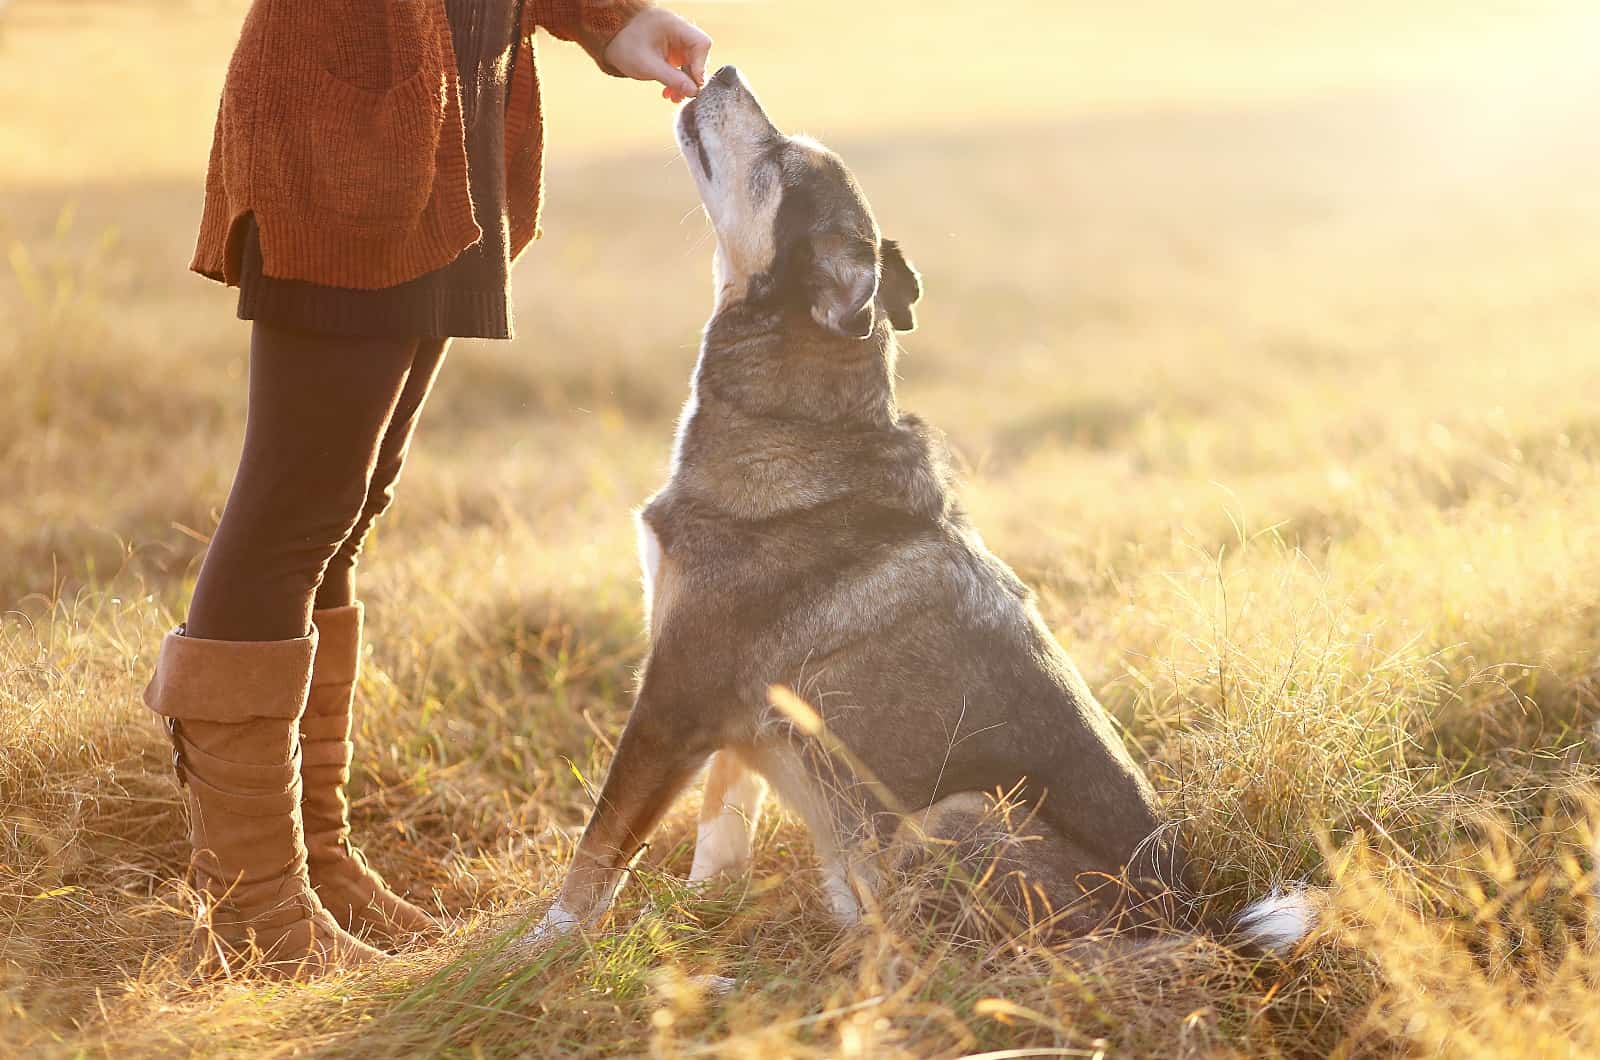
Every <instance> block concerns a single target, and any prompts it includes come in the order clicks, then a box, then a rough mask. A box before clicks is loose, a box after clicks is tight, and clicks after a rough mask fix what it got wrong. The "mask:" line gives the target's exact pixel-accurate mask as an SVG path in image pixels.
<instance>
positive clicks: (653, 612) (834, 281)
mask: <svg viewBox="0 0 1600 1060" xmlns="http://www.w3.org/2000/svg"><path fill="white" fill-rule="evenodd" d="M679 140H680V144H681V146H682V148H683V154H684V156H685V158H686V160H687V161H688V163H689V166H690V169H691V170H692V171H693V173H694V175H695V177H696V180H697V183H698V184H699V186H700V189H701V192H702V197H703V199H704V200H705V202H706V206H707V210H708V213H709V214H710V216H711V218H712V222H713V225H714V227H715V228H716V230H717V237H718V260H717V266H716V271H717V282H718V292H717V305H716V309H715V313H714V315H713V316H712V318H711V321H710V323H709V325H708V326H707V328H706V331H705V338H704V344H703V346H702V349H701V353H700V359H699V364H698V366H697V367H696V370H695V377H694V383H693V392H692V396H691V398H690V400H689V402H688V404H687V406H686V407H685V410H684V415H683V419H682V421H681V423H680V427H679V435H678V439H677V445H676V450H675V454H674V465H673V471H672V475H671V478H670V480H669V481H668V482H667V484H666V486H665V487H664V488H663V489H662V490H661V491H660V492H659V493H657V494H656V495H655V496H654V497H652V498H651V499H650V501H649V503H648V504H647V505H646V506H645V507H644V509H643V511H642V513H641V514H640V537H641V552H642V554H643V558H644V564H645V568H646V574H645V579H646V591H647V600H648V607H649V627H650V653H649V658H648V660H647V662H646V664H645V666H644V670H643V674H642V678H641V684H640V688H639V693H638V699H637V702H636V704H635V706H634V709H633V714H632V716H631V718H630V719H629V721H628V724H627V727H626V729H625V730H624V732H623V734H622V738H621V741H620V743H619V744H618V746H617V751H616V757H615V759H614V761H613V762H612V765H611V769H610V773H609V775H608V776H607V778H606V782H605V786H604V790H603V791H602V793H601V795H600V800H599V803H598V805H597V806H596V808H595V812H594V815H593V817H592V819H591V820H590V822H589V826H588V828H587V830H586V831H585V833H584V836H583V839H582V841H581V842H580V844H579V846H578V849H577V853H576V857H575V860H574V864H573V867H572V869H571V871H570V873H569V875H568V877H567V879H566V881H565V883H564V885H563V888H562V891H561V895H560V897H559V899H558V901H557V903H556V904H555V905H554V906H553V907H552V908H551V910H550V912H549V914H548V915H547V916H546V919H545V922H544V924H543V925H542V926H541V929H540V933H541V934H549V933H551V932H559V931H563V930H566V929H568V928H570V927H572V926H574V925H576V924H581V923H584V922H587V921H589V920H592V919H593V918H595V917H597V916H598V915H599V914H600V913H601V912H602V911H603V910H604V909H605V907H606V906H607V904H608V903H609V901H610V898H611V895H612V893H613V892H614V890H615V888H616V887H617V886H618V884H619V883H620V881H621V879H622V876H623V874H624V871H625V868H626V866H627V864H628V862H629V860H630V859H631V858H632V857H633V856H634V854H635V853H636V852H637V851H638V850H639V849H640V848H641V846H642V845H643V843H644V842H645V840H646V838H647V837H648V835H649V833H650V832H651V830H652V829H653V828H654V827H655V825H656V823H657V821H658V820H659V819H660V817H661V815H662V814H663V813H664V812H665V811H666V809H667V808H668V806H669V805H670V803H671V802H672V801H673V800H674V799H675V798H676V797H677V795H678V794H679V793H680V791H681V790H682V789H683V787H684V786H686V785H687V784H688V783H689V782H690V781H691V780H692V778H693V777H694V776H695V774H696V773H697V771H699V770H700V769H701V767H702V766H703V765H705V764H706V762H707V760H708V759H709V758H711V757H712V756H715V762H714V763H713V766H712V770H711V779H710V781H709V782H708V786H707V798H706V803H705V806H704V808H703V810H702V827H701V834H700V846H701V849H700V850H699V851H697V856H696V865H695V871H694V875H695V876H697V877H703V876H705V875H709V874H710V873H712V872H715V871H719V870H723V869H728V868H736V867H738V866H739V864H740V863H741V862H742V861H743V860H744V859H746V858H748V856H749V844H750V831H751V828H752V827H753V825H754V818H755V816H756V815H757V814H758V813H759V812H760V804H761V797H762V794H763V790H762V788H763V786H762V784H761V782H760V781H759V780H757V779H755V776H754V775H752V774H757V775H759V776H761V777H763V778H765V780H766V781H768V782H770V783H771V784H772V786H773V787H774V788H775V789H776V790H777V792H778V794H779V796H780V797H781V798H782V799H783V800H784V801H785V802H787V803H789V804H790V805H792V806H793V807H794V808H795V809H796V810H797V811H798V812H799V813H800V814H801V815H802V816H803V817H804V818H805V819H806V821H807V823H808V824H809V826H810V828H811V830H812V832H813V835H814V836H815V838H816V841H817V844H818V847H819V850H820V852H821V854H822V856H823V860H824V864H825V870H826V873H827V890H828V895H829V898H830V901H831V902H832V904H833V907H834V909H835V911H836V913H837V914H838V915H839V917H840V918H841V919H842V920H845V921H848V920H850V919H851V918H852V917H853V916H854V915H855V914H856V912H857V910H858V906H857V901H858V899H859V898H860V897H862V896H863V892H865V891H869V890H870V889H871V888H872V887H873V886H875V884H876V882H877V881H878V879H879V878H880V876H881V874H882V872H883V871H884V870H885V869H886V868H888V867H889V866H887V865H886V863H885V859H884V858H883V857H881V856H879V855H878V853H877V852H878V851H880V850H883V849H886V848H888V846H889V845H890V844H888V843H887V842H886V841H887V840H889V839H890V838H891V837H892V836H893V835H894V834H895V833H896V831H897V830H898V829H899V828H900V827H901V826H902V824H903V822H905V821H906V820H907V819H909V820H910V821H911V822H912V823H913V824H915V825H916V826H918V829H919V831H920V832H922V833H925V834H927V835H931V836H933V837H935V838H946V839H950V840H952V841H953V842H955V843H956V844H957V845H958V846H961V845H962V844H966V847H970V846H971V844H970V843H968V842H967V841H968V840H970V839H971V838H972V837H973V836H974V835H977V834H980V833H981V832H982V828H983V826H982V824H981V820H982V819H983V818H984V816H985V814H986V813H987V812H988V810H989V809H990V806H991V803H992V801H993V800H992V797H991V796H992V795H993V793H999V792H1006V793H1010V794H1011V795H1012V796H1013V799H1014V800H1015V801H1017V802H1019V803H1020V804H1021V805H1022V806H1023V807H1025V808H1026V811H1027V813H1028V815H1029V820H1028V822H1027V824H1026V826H1025V828H1024V829H1023V830H1024V831H1025V832H1026V833H1027V835H1026V838H1028V839H1029V840H1031V841H1030V842H1028V843H1025V844H1022V843H1019V844H1012V846H1011V847H1010V848H1009V853H1008V854H1007V856H1006V864H1007V865H1008V866H1010V867H1013V868H1016V869H1018V870H1019V871H1020V872H1021V873H1022V874H1023V875H1024V876H1026V877H1027V878H1028V880H1029V883H1028V887H1029V889H1031V890H1032V891H1033V893H1034V895H1035V896H1038V897H1043V898H1044V899H1045V901H1046V903H1047V904H1048V905H1049V906H1051V907H1053V909H1054V910H1055V914H1054V915H1055V916H1056V918H1057V922H1058V923H1059V924H1060V925H1062V926H1064V927H1066V928H1068V929H1070V930H1073V931H1084V930H1088V929H1089V928H1092V927H1093V926H1095V925H1097V924H1100V923H1103V922H1104V921H1105V920H1106V918H1107V917H1109V916H1112V915H1114V914H1115V915H1122V916H1127V915H1128V914H1129V912H1130V910H1132V911H1133V919H1134V920H1135V921H1136V922H1140V923H1143V922H1148V920H1149V919H1150V918H1151V917H1152V916H1153V914H1152V913H1151V912H1150V908H1151V907H1150V905H1149V904H1148V903H1146V902H1142V901H1141V902H1129V901H1128V900H1127V895H1128V894H1130V893H1136V894H1142V895H1143V896H1144V897H1145V898H1148V897H1149V896H1150V895H1151V894H1152V893H1153V892H1155V891H1161V890H1162V889H1164V888H1167V887H1170V886H1176V885H1177V884H1179V883H1180V881H1181V877H1182V864H1181V862H1182V857H1181V854H1180V853H1179V851H1178V850H1177V848H1176V846H1175V844H1174V843H1172V842H1171V841H1170V839H1169V838H1167V832H1166V831H1165V830H1164V829H1163V827H1162V822H1161V819H1160V817H1159V814H1158V812H1157V808H1156V801H1155V797H1154V794H1153V792H1152V790H1151V787H1150V784H1149V782H1148V781H1147V780H1146V779H1145V777H1144V775H1143V774H1142V773H1141V771H1140V770H1139V768H1138V767H1137V766H1136V765H1135V764H1134V762H1133V761H1132V759H1131V758H1130V757H1129V755H1128V752H1127V750H1126V749H1125V748H1124V746H1123V743H1122V741H1121V739H1120V738H1119V737H1118V734H1117V732H1116V730H1115V729H1114V727H1113V725H1112V723H1111V721H1110V719H1109V718H1108V716H1107V715H1106V713H1105V711H1104V710H1103V709H1102V708H1101V706H1100V704H1099V703H1098V702H1096V701H1095V698H1094V696H1093V695H1092V694H1091V693H1090V691H1089V689H1088V687H1087V686H1086V685H1085V683H1084V681H1083V678H1082V677H1081V676H1079V674H1078V671H1077V670H1076V669H1075V668H1074V666H1073V664H1072V662H1071V660H1069V659H1068V658H1067V656H1066V654H1065V653H1064V652H1063V651H1062V649H1061V647H1060V646H1059V645H1058V643H1057V641H1056V639H1055V637H1053V636H1052V635H1051V633H1050V631H1049V629H1048V628H1046V626H1045V623H1044V621H1043V620H1042V618H1041V617H1040V615H1039V612H1038V609H1037V608H1036V606H1035V604H1034V599H1033V595H1032V593H1031V592H1030V591H1029V589H1028V588H1027V587H1026V586H1025V585H1024V584H1023V583H1022V582H1021V581H1020V580H1019V579H1018V578H1017V576H1016V575H1015V574H1014V573H1013V572H1012V571H1011V569H1010V568H1009V567H1007V566H1006V565H1005V564H1004V563H1003V562H1001V561H1000V559H998V558H997V557H996V556H995V555H994V554H993V553H992V552H990V551H989V549H988V548H986V547H985V546H984V543H983V541H982V539H981V538H980V537H979V535H978V532H977V531H976V530H975V529H973V527H972V526H971V524H970V523H969V522H968V520H967V518H966V515H965V514H964V513H963V511H962V509H961V506H960V504H959V503H958V501H957V500H956V498H955V496H954V494H953V492H952V489H951V478H952V476H951V473H950V470H949V464H948V461H947V458H946V454H945V450H944V447H943V445H942V443H941V441H940V439H939V437H938V435H937V434H936V433H935V432H934V431H932V430H931V429H930V428H929V427H928V426H926V425H925V424H924V423H923V422H922V421H920V420H919V419H917V418H916V417H915V416H913V415H910V414H908V413H905V412H902V411H901V409H900V408H899V406H898V404H897V403H896V399H895V386H894V380H895V359H896V356H897V354H898V351H899V346H898V343H897V340H896V337H895V329H897V328H899V329H906V328H910V327H911V326H912V325H913V323H914V310H913V305H914V303H915V302H916V301H917V300H918V298H919V297H920V294H921V285H920V281H919V279H918V277H917V275H916V273H915V272H914V271H913V270H912V268H911V267H910V265H909V263H907V261H906V260H905V258H904V257H903V255H902V254H901V253H900V251H899V248H898V247H897V246H896V245H895V244H893V243H892V242H889V241H886V240H884V239H882V238H881V236H880V234H879V231H878V227H877V223H876V221H875V220H874V218H873V215H872V212H871V210H870V209H869V208H868V205H867V202H866V199H865V198H864V197H863V196H862V194H861V192H860V190H859V188H857V186H856V184H855V181H854V180H853V179H852V178H851V176H850V174H849V172H848V171H847V170H846V169H845V168H844V166H843V164H842V163H840V162H839V160H838V159H837V157H835V156H834V155H832V154H831V153H829V152H827V151H825V150H824V149H822V148H821V147H820V146H818V145H816V144H814V143H811V142H809V141H806V140H803V139H799V138H793V137H787V136H784V135H783V134H782V133H780V132H779V131H778V130H777V129H776V128H774V127H773V126H772V125H771V123H770V122H769V121H768V120H767V117H766V115H765V113H764V112H763V111H762V109H761V107H760V105H759V104H758V103H757V102H756V100H755V97H754V95H753V94H752V93H751V92H750V91H749V89H748V87H746V86H745V84H744V82H743V81H742V79H740V78H739V76H738V74H737V72H733V71H731V70H730V69H724V70H723V71H722V72H720V73H719V74H718V75H717V76H716V77H715V78H714V79H713V80H712V81H711V82H710V83H709V84H708V85H707V86H706V88H705V90H704V91H703V92H702V93H701V95H700V96H699V98H698V99H697V100H696V101H695V102H694V103H693V104H691V105H690V106H689V107H687V108H685V109H684V110H683V112H682V116H681V118H680V121H679ZM774 686H780V687H782V688H787V689H792V690H793V692H794V693H795V695H796V696H798V697H799V698H800V699H801V700H803V701H804V702H805V703H807V704H809V705H810V706H811V707H812V708H814V709H815V712H816V714H817V715H819V716H820V718H821V721H822V723H823V727H824V729H825V731H824V732H823V733H821V734H820V735H818V734H817V733H816V732H815V731H814V730H815V726H814V725H813V724H811V723H810V721H809V720H808V719H807V718H806V717H804V711H801V712H800V714H799V716H798V721H797V715H796V714H795V712H794V711H793V710H792V709H791V710H790V711H788V712H786V711H784V710H781V709H778V707H775V706H774V700H773V696H772V692H771V690H772V689H773V687H774ZM779 698H780V700H781V701H784V702H787V701H788V700H787V699H786V697H783V696H782V695H781V693H780V696H779ZM966 847H962V849H963V850H965V849H966ZM1130 888H1131V890H1130Z"/></svg>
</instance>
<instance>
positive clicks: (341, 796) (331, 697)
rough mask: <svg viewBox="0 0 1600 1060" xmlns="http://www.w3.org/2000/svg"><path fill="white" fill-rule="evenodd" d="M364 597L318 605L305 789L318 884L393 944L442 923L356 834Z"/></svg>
mask: <svg viewBox="0 0 1600 1060" xmlns="http://www.w3.org/2000/svg"><path fill="white" fill-rule="evenodd" d="M361 620H362V608H361V605H360V604H359V603H357V604H352V605H350V606H349V607H330V608H325V609H323V610H320V611H314V612H312V615H311V621H312V624H313V625H314V626H315V627H316V629H317V635H318V643H317V657H316V662H315V664H314V665H313V667H312V671H311V693H310V696H309V698H308V699H307V701H306V713H305V716H304V717H303V718H301V719H300V746H301V755H302V762H301V775H302V776H303V777H304V778H305V791H304V793H303V795H302V796H301V800H302V801H301V813H302V814H303V815H304V818H305V822H306V847H307V849H308V851H309V856H310V872H311V885H312V886H313V887H315V888H316V890H317V897H319V898H320V899H322V904H323V905H324V906H326V907H327V909H328V911H329V912H330V913H332V914H333V917H334V919H335V920H337V921H338V922H339V923H340V924H341V925H343V926H344V928H345V929H346V930H348V931H350V932H352V933H353V934H356V935H360V936H361V937H363V938H370V939H374V940H375V941H378V942H380V943H381V944H383V945H386V946H396V945H402V944H404V943H406V942H408V941H410V940H412V939H415V938H419V937H428V936H433V935H438V934H439V933H440V931H441V929H440V927H439V924H438V922H437V921H435V920H434V919H433V918H432V917H430V916H429V915H428V914H427V913H424V912H423V911H422V910H421V909H418V908H417V907H416V906H414V905H412V904H411V903H410V902H408V901H406V900H405V899H404V898H401V897H400V896H399V895H397V894H395V893H394V892H393V891H391V890H390V889H389V887H388V886H387V885H386V884H385V883H384V882H383V877H382V876H379V875H378V873H377V872H376V871H375V870H374V869H373V868H372V866H370V865H368V864H367V859H366V858H365V857H364V856H363V855H362V853H361V851H360V850H359V849H357V848H356V846H355V845H354V844H352V843H351V842H350V803H349V801H348V800H347V799H346V798H345V785H347V784H348V783H349V782H350V760H351V757H352V755H353V753H354V745H353V744H352V743H351V741H350V732H351V728H352V719H353V705H354V700H355V683H356V678H357V676H358V675H359V674H360V672H361Z"/></svg>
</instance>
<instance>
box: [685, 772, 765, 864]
mask: <svg viewBox="0 0 1600 1060" xmlns="http://www.w3.org/2000/svg"><path fill="white" fill-rule="evenodd" d="M766 797H767V782H766V781H765V780H763V779H762V778H761V777H760V775H759V774H757V773H756V772H755V770H753V769H751V768H750V767H749V766H747V765H745V763H744V761H743V760H741V759H740V758H739V757H738V756H737V755H736V754H735V753H734V752H732V751H726V750H724V751H718V752H717V753H716V754H714V755H712V756H711V769H710V770H709V771H708V772H707V773H706V786H705V793H704V795H703V796H702V797H701V802H700V827H699V830H698V831H697V832H696V834H695V840H694V865H693V866H692V867H691V868H690V869H689V882H690V883H698V882H700V881H702V880H709V879H710V878H711V877H713V876H716V875H718V874H719V873H724V872H729V873H732V872H741V871H743V870H744V868H745V867H746V866H747V865H749V863H750V850H751V843H752V841H753V839H754V838H755V830H756V825H757V824H758V823H759V822H760V820H761V806H762V803H763V802H765V801H766Z"/></svg>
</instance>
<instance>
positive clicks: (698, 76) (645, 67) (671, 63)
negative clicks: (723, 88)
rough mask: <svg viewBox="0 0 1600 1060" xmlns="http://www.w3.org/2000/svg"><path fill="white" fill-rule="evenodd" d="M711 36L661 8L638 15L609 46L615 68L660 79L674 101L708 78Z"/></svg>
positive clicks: (696, 89)
mask: <svg viewBox="0 0 1600 1060" xmlns="http://www.w3.org/2000/svg"><path fill="white" fill-rule="evenodd" d="M710 52H711V38H710V37H708V36H706V35H705V34H704V33H703V32H701V30H700V27H698V26H696V25H695V24H694V23H692V22H690V21H688V20H687V19H684V18H680V17H678V16H677V15H674V14H673V13H672V12H671V11H668V10H666V9H665V8H661V7H651V8H646V9H645V10H643V11H641V12H639V13H638V14H637V15H634V16H633V18H631V19H629V20H628V24H627V25H625V26H623V27H622V29H621V30H620V31H618V33H617V35H616V36H615V37H612V38H611V43H610V44H608V45H606V53H605V60H606V62H607V63H609V64H611V68H612V69H614V70H616V71H617V72H618V73H620V74H623V75H625V76H627V77H632V78H635V79H636V80H639V81H660V82H661V84H662V85H663V86H665V87H663V88H662V90H661V95H662V96H663V97H665V98H666V99H670V100H672V102H674V103H679V102H682V101H683V100H685V99H688V98H689V97H690V96H692V95H695V94H696V93H697V92H699V91H700V86H701V85H702V84H704V83H705V80H706V56H707V55H709V54H710Z"/></svg>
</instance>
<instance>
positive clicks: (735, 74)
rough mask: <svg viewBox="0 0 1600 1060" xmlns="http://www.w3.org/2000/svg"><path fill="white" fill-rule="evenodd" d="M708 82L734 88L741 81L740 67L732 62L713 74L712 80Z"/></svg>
mask: <svg viewBox="0 0 1600 1060" xmlns="http://www.w3.org/2000/svg"><path fill="white" fill-rule="evenodd" d="M707 83H708V84H713V85H721V86H722V87H723V88H732V87H733V86H734V85H737V84H738V83H739V68H738V67H737V66H734V65H733V64H731V63H730V64H728V65H727V66H724V67H723V68H722V69H720V70H718V71H717V72H716V73H714V74H712V75H711V80H710V81H709V82H707Z"/></svg>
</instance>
